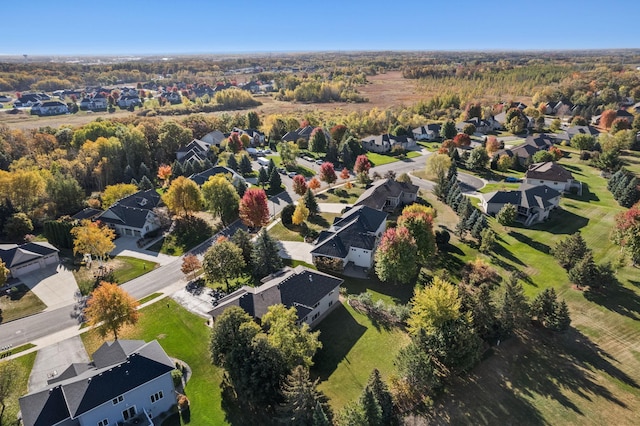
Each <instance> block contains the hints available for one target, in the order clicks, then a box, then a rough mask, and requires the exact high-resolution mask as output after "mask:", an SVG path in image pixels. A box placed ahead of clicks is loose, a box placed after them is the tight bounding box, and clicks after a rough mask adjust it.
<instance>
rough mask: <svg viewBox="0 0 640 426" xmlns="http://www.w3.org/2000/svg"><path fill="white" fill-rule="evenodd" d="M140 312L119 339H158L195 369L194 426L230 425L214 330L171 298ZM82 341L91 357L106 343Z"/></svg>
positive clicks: (92, 336) (191, 387)
mask: <svg viewBox="0 0 640 426" xmlns="http://www.w3.org/2000/svg"><path fill="white" fill-rule="evenodd" d="M167 304H169V307H167ZM140 312H141V314H142V315H141V317H140V321H139V322H138V324H137V325H136V326H135V327H129V328H128V329H126V330H122V333H121V336H119V337H120V338H122V339H143V340H145V341H151V340H153V339H157V340H158V342H160V345H162V347H163V348H164V350H165V351H166V352H167V354H168V355H169V356H171V357H175V358H178V359H181V360H182V361H184V362H186V363H187V364H188V365H189V367H191V369H192V371H193V376H192V377H191V380H190V381H189V383H188V384H187V387H186V394H187V397H188V398H189V400H190V401H191V423H190V424H192V425H223V424H228V423H227V421H226V418H225V413H224V411H223V409H222V405H221V404H222V401H221V391H220V383H221V381H222V371H221V370H220V369H218V368H216V367H214V366H213V365H212V364H211V361H210V359H211V358H210V356H209V333H210V329H209V328H208V327H207V326H206V325H205V320H204V318H201V317H199V316H197V315H194V314H191V313H190V312H188V311H187V310H185V309H184V308H182V307H181V306H180V305H178V304H177V303H176V302H174V301H173V300H172V299H170V298H167V299H166V303H165V301H163V302H162V303H154V304H152V305H149V306H147V307H146V308H144V309H142V310H141V311H140ZM82 340H83V342H84V345H85V347H86V349H87V352H88V353H90V354H91V353H93V352H94V351H95V350H96V349H97V348H98V347H99V346H100V345H101V344H102V342H103V339H100V338H99V337H98V336H97V334H96V333H94V332H91V331H90V332H87V333H84V334H82Z"/></svg>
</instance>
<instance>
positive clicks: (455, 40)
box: [0, 0, 640, 55]
mask: <svg viewBox="0 0 640 426" xmlns="http://www.w3.org/2000/svg"><path fill="white" fill-rule="evenodd" d="M311 3H313V4H311ZM0 11H1V12H2V13H1V14H2V30H3V31H2V34H3V35H2V36H1V37H0V54H10V55H22V54H25V53H26V54H29V55H103V54H104V55H118V54H120V55H135V54H197V53H229V52H279V51H327V50H330V51H337V50H343V51H344V50H549V49H551V50H558V49H606V48H640V32H639V31H638V30H637V19H638V16H640V1H638V0H609V1H603V0H598V1H595V0H537V1H535V0H534V1H515V2H514V1H505V0H501V1H498V0H476V1H468V0H459V1H452V0H442V1H430V0H422V1H402V0H401V1H379V0H371V1H361V0H341V1H335V0H324V1H322V2H298V1H291V0H280V1H269V0H261V1H246V0H239V1H220V0H200V1H196V0H173V1H168V0H128V1H125V0H110V1H104V0H18V1H15V0H10V1H7V0H5V1H2V4H1V6H0ZM39 27H40V28H42V30H39V29H38V28H39Z"/></svg>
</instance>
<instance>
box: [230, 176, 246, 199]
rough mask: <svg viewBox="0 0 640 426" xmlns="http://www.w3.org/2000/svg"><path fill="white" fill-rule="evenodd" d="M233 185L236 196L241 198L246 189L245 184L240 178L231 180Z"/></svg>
mask: <svg viewBox="0 0 640 426" xmlns="http://www.w3.org/2000/svg"><path fill="white" fill-rule="evenodd" d="M233 186H234V187H235V188H236V192H237V193H238V196H239V197H240V198H241V199H242V196H243V195H244V193H245V192H246V191H247V184H246V183H245V181H244V180H242V179H235V180H234V181H233Z"/></svg>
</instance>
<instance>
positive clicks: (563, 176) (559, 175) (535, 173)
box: [523, 161, 582, 192]
mask: <svg viewBox="0 0 640 426" xmlns="http://www.w3.org/2000/svg"><path fill="white" fill-rule="evenodd" d="M523 182H524V183H526V184H529V185H545V186H548V187H549V188H553V189H555V190H557V191H560V192H569V191H570V190H571V188H576V191H577V192H581V189H582V185H581V184H580V182H578V181H576V180H574V179H573V175H572V174H571V172H570V171H568V170H567V169H565V168H564V167H562V166H561V165H559V164H556V163H554V162H553V161H548V162H546V163H535V164H532V165H530V166H529V169H527V171H526V172H525V174H524V180H523Z"/></svg>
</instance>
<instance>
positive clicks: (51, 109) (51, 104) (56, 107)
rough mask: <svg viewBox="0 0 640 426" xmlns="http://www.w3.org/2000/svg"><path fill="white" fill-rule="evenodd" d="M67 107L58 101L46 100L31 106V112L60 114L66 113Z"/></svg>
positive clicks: (67, 111)
mask: <svg viewBox="0 0 640 426" xmlns="http://www.w3.org/2000/svg"><path fill="white" fill-rule="evenodd" d="M68 113H69V107H67V104H65V103H64V102H60V101H46V102H42V103H39V104H35V105H34V106H32V107H31V114H37V115H40V116H42V115H62V114H68Z"/></svg>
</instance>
